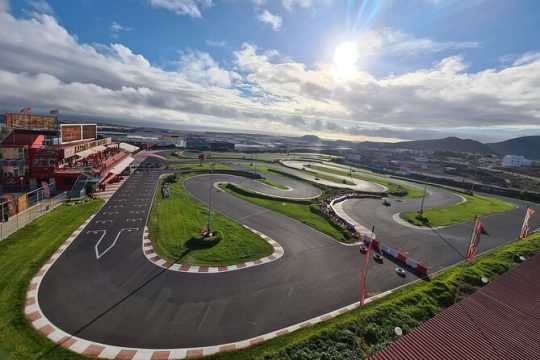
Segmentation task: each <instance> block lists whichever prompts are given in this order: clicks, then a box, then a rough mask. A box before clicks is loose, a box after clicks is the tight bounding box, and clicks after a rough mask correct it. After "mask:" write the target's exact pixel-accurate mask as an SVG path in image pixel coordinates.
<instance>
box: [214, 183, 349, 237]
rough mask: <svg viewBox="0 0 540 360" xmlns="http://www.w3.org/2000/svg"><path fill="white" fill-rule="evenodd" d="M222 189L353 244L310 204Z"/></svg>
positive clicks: (223, 187) (224, 187)
mask: <svg viewBox="0 0 540 360" xmlns="http://www.w3.org/2000/svg"><path fill="white" fill-rule="evenodd" d="M220 188H222V189H224V190H225V191H227V192H229V193H231V194H233V195H234V196H237V197H239V198H240V199H242V200H245V201H247V202H250V203H252V204H255V205H258V206H261V207H264V208H267V209H270V210H273V211H276V212H278V213H281V214H283V215H286V216H289V217H291V218H293V219H296V220H298V221H300V222H302V223H304V224H306V225H308V226H311V227H312V228H314V229H316V230H319V231H320V232H322V233H324V234H326V235H328V236H331V237H333V238H334V239H336V240H338V241H341V242H345V243H346V242H351V241H350V240H348V239H347V238H345V236H344V235H343V233H342V232H341V231H339V230H338V229H336V228H335V227H334V226H333V225H332V224H331V223H330V222H328V220H326V219H325V218H323V217H322V216H320V215H317V214H315V213H313V212H311V210H310V208H309V205H308V204H301V203H297V202H289V201H283V200H271V199H262V198H260V197H254V196H246V195H244V194H240V193H239V192H237V191H235V190H234V188H227V187H226V186H224V185H221V186H220Z"/></svg>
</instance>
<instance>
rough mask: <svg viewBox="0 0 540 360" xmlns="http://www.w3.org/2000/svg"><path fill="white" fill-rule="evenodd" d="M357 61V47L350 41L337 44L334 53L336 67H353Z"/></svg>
mask: <svg viewBox="0 0 540 360" xmlns="http://www.w3.org/2000/svg"><path fill="white" fill-rule="evenodd" d="M356 60H358V47H357V46H356V44H355V43H354V42H352V41H346V42H344V43H341V44H339V46H338V47H337V48H336V51H335V52H334V61H335V63H336V66H337V67H353V66H354V64H355V63H356Z"/></svg>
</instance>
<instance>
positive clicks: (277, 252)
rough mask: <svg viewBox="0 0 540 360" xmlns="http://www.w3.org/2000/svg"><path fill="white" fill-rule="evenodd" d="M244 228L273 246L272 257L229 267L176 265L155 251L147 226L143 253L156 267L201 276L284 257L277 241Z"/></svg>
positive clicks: (247, 227) (244, 267) (248, 266)
mask: <svg viewBox="0 0 540 360" xmlns="http://www.w3.org/2000/svg"><path fill="white" fill-rule="evenodd" d="M244 227H245V228H246V229H248V230H250V231H252V232H253V233H255V234H257V235H259V236H260V237H261V238H263V240H265V241H266V242H268V243H269V244H270V245H272V248H273V249H274V252H273V253H272V254H271V255H269V256H266V257H263V258H261V259H257V260H253V261H249V262H243V263H239V264H234V265H228V266H195V265H182V264H176V263H173V262H171V261H167V260H164V259H162V258H161V257H160V256H159V255H158V254H157V253H156V252H155V251H154V247H153V246H152V241H151V240H150V238H149V237H148V228H147V227H146V226H145V227H144V235H143V252H144V255H145V256H146V258H147V259H148V260H150V261H151V262H153V263H154V264H155V265H157V266H160V267H162V268H164V269H167V270H172V271H179V272H187V273H199V274H201V273H203V274H210V273H221V272H228V271H235V270H242V269H247V268H250V267H253V266H258V265H263V264H267V263H269V262H272V261H276V260H277V259H279V258H281V257H282V256H283V254H284V253H285V251H284V250H283V248H282V247H281V245H279V244H278V243H277V242H276V241H274V240H272V239H271V238H269V237H268V236H266V235H265V234H263V233H261V232H260V231H257V230H255V229H252V228H250V227H249V226H246V225H244Z"/></svg>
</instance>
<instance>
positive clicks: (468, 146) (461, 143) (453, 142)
mask: <svg viewBox="0 0 540 360" xmlns="http://www.w3.org/2000/svg"><path fill="white" fill-rule="evenodd" d="M385 147H386V148H388V149H411V150H441V151H459V152H469V153H480V154H492V153H494V152H495V151H494V150H493V149H492V148H490V147H489V146H487V145H485V144H482V143H481V142H478V141H476V140H470V139H460V138H457V137H453V136H451V137H447V138H444V139H435V140H416V141H402V142H398V143H393V144H386V146H385Z"/></svg>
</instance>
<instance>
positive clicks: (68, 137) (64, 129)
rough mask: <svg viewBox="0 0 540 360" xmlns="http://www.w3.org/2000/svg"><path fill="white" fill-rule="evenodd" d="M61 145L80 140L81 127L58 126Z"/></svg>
mask: <svg viewBox="0 0 540 360" xmlns="http://www.w3.org/2000/svg"><path fill="white" fill-rule="evenodd" d="M60 133H61V134H62V135H61V137H62V144H63V143H67V142H72V141H81V140H82V131H81V125H60Z"/></svg>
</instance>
